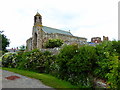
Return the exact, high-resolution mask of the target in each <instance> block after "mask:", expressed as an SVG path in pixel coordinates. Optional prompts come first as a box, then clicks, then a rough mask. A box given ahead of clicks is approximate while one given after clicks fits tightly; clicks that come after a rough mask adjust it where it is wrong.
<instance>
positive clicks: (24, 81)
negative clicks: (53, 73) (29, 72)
mask: <svg viewBox="0 0 120 90" xmlns="http://www.w3.org/2000/svg"><path fill="white" fill-rule="evenodd" d="M9 76H18V77H20V78H18V79H15V80H9V79H6V77H9ZM2 88H51V87H48V86H45V85H44V84H42V83H41V82H40V81H39V80H36V79H33V78H29V77H26V76H22V75H19V74H16V73H13V72H9V71H6V70H2ZM51 89H52V88H51Z"/></svg>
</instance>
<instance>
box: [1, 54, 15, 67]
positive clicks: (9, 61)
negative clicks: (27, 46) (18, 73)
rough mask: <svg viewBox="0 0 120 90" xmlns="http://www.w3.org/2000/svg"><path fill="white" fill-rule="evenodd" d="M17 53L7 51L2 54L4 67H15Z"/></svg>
mask: <svg viewBox="0 0 120 90" xmlns="http://www.w3.org/2000/svg"><path fill="white" fill-rule="evenodd" d="M15 56H16V53H6V54H4V55H3V56H2V65H3V66H4V67H10V68H15V66H16V63H17V61H16V59H15Z"/></svg>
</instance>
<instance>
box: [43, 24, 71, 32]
mask: <svg viewBox="0 0 120 90" xmlns="http://www.w3.org/2000/svg"><path fill="white" fill-rule="evenodd" d="M44 27H48V26H44ZM48 28H52V27H48ZM52 29H56V30H59V31H64V32H69V31H65V30H61V29H57V28H52ZM69 33H70V32H69Z"/></svg>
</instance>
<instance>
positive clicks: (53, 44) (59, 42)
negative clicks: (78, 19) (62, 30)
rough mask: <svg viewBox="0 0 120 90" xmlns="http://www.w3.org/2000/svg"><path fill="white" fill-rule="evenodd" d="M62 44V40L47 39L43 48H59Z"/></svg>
mask: <svg viewBox="0 0 120 90" xmlns="http://www.w3.org/2000/svg"><path fill="white" fill-rule="evenodd" d="M62 44H63V40H61V39H49V40H48V41H47V42H46V44H45V47H46V48H54V47H60V46H61V45H62Z"/></svg>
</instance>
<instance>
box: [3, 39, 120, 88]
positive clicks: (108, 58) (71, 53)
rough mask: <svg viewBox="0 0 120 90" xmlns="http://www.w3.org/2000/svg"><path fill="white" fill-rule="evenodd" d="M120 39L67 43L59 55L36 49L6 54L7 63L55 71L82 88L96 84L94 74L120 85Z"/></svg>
mask: <svg viewBox="0 0 120 90" xmlns="http://www.w3.org/2000/svg"><path fill="white" fill-rule="evenodd" d="M119 45H120V42H119V41H105V42H102V43H101V44H99V45H96V46H89V45H84V46H78V45H65V46H64V47H63V48H62V49H61V50H60V53H59V54H58V55H52V54H51V53H50V52H49V51H45V52H41V51H39V50H37V49H36V50H32V51H29V52H18V53H17V54H15V53H12V54H8V55H7V54H6V55H4V56H3V61H2V63H3V66H4V67H13V68H18V69H25V70H30V71H36V72H42V73H49V74H52V75H54V76H56V77H58V78H60V79H62V80H66V81H69V82H70V83H72V84H74V85H78V86H79V87H82V88H88V87H89V88H90V87H91V88H92V87H93V79H94V77H98V78H102V79H105V80H106V81H107V83H108V84H109V87H110V88H118V87H120V67H119V66H120V52H119V50H120V47H119Z"/></svg>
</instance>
